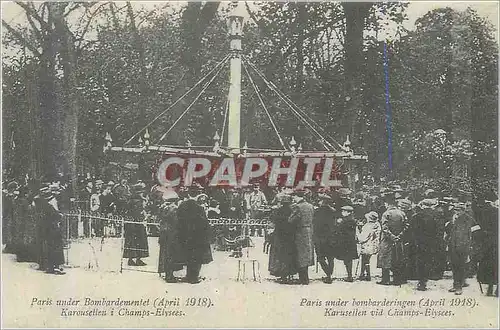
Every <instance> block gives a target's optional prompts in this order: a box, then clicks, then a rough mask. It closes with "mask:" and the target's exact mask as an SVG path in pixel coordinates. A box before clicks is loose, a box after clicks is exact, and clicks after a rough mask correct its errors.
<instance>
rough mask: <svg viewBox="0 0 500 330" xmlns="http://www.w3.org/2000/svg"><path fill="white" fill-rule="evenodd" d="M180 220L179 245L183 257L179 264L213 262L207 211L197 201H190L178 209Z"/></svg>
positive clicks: (183, 203)
mask: <svg viewBox="0 0 500 330" xmlns="http://www.w3.org/2000/svg"><path fill="white" fill-rule="evenodd" d="M177 216H178V218H179V243H180V246H181V248H182V256H181V259H182V260H179V262H182V263H186V264H189V263H193V264H208V263H210V262H212V260H213V258H212V250H211V247H210V233H211V230H210V223H209V222H208V219H207V216H206V214H205V210H204V209H203V207H202V206H200V205H198V203H196V201H194V200H192V199H188V200H186V201H184V202H182V204H181V205H179V208H178V209H177Z"/></svg>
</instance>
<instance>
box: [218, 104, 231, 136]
mask: <svg viewBox="0 0 500 330" xmlns="http://www.w3.org/2000/svg"><path fill="white" fill-rule="evenodd" d="M228 113H229V97H228V98H227V101H226V110H225V111H224V121H223V122H222V134H221V136H220V144H221V145H222V142H224V133H225V132H226V121H227V115H228Z"/></svg>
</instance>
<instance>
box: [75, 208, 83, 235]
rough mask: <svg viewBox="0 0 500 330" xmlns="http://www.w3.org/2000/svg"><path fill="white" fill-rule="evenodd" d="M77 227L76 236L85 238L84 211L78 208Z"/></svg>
mask: <svg viewBox="0 0 500 330" xmlns="http://www.w3.org/2000/svg"><path fill="white" fill-rule="evenodd" d="M77 221H78V223H77V227H76V234H77V235H78V238H80V237H83V236H84V232H85V230H84V228H83V221H82V209H80V208H78V218H77Z"/></svg>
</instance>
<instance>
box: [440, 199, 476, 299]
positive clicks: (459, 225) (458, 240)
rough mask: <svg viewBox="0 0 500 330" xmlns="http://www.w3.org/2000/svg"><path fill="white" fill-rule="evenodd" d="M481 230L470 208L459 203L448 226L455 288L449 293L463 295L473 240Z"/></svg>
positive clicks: (447, 231)
mask: <svg viewBox="0 0 500 330" xmlns="http://www.w3.org/2000/svg"><path fill="white" fill-rule="evenodd" d="M480 229H481V228H480V226H479V225H478V224H477V223H476V221H475V220H474V217H473V215H472V210H471V209H470V207H468V206H467V205H466V204H465V203H463V202H459V203H457V204H456V205H455V207H454V214H453V216H452V218H451V221H450V222H448V223H447V224H446V239H447V241H448V250H449V254H450V261H451V270H452V272H453V287H452V288H451V289H450V290H448V291H449V292H454V293H455V294H456V295H461V294H462V288H463V287H464V286H466V283H465V277H466V274H465V271H466V264H467V261H468V259H469V257H470V256H469V253H470V247H471V238H472V236H473V235H474V233H475V232H476V231H478V230H480Z"/></svg>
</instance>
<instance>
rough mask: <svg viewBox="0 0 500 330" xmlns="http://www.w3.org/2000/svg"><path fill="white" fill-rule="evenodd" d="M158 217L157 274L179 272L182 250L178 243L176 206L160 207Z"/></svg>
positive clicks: (181, 265)
mask: <svg viewBox="0 0 500 330" xmlns="http://www.w3.org/2000/svg"><path fill="white" fill-rule="evenodd" d="M159 217H160V237H159V239H158V241H159V243H160V257H159V263H158V273H166V272H167V271H168V270H172V271H176V270H181V269H182V267H183V264H182V263H179V262H178V261H179V260H182V259H183V258H182V248H181V245H180V243H179V219H178V217H177V206H176V205H175V204H170V205H162V206H160V208H159Z"/></svg>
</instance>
